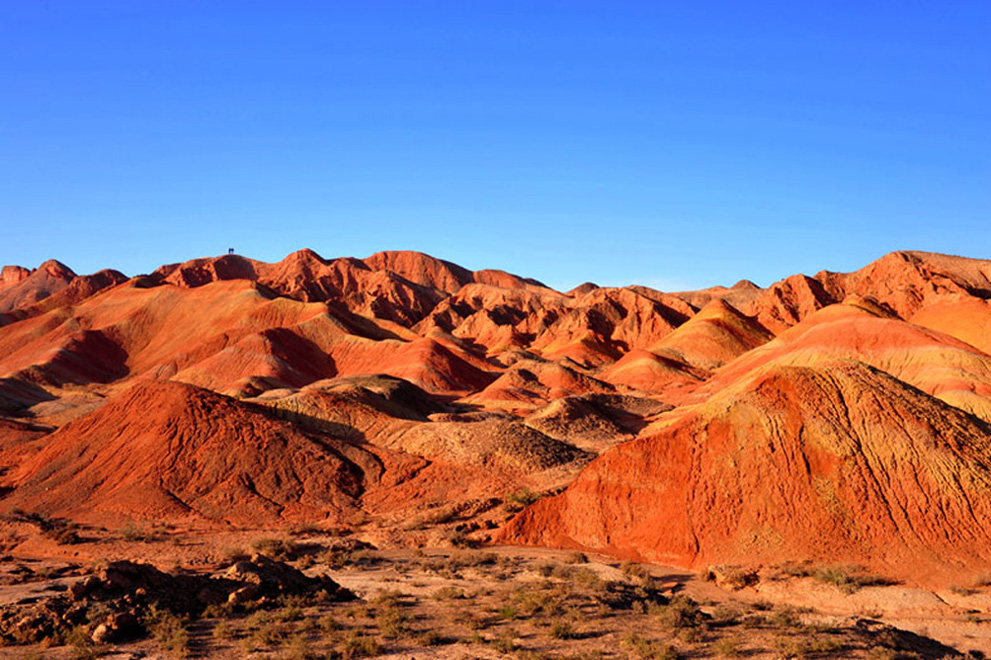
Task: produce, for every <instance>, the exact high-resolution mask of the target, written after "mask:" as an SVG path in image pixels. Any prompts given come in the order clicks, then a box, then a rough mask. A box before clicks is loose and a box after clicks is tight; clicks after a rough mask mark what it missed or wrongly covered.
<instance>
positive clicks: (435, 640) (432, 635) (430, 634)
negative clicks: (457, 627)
mask: <svg viewBox="0 0 991 660" xmlns="http://www.w3.org/2000/svg"><path fill="white" fill-rule="evenodd" d="M441 641H443V640H442V639H441V636H440V634H438V633H437V631H436V630H424V631H422V632H420V633H419V634H418V635H417V636H416V643H417V645H419V646H436V645H438V644H440V643H441Z"/></svg>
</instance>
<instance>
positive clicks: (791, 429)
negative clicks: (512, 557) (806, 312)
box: [505, 362, 991, 580]
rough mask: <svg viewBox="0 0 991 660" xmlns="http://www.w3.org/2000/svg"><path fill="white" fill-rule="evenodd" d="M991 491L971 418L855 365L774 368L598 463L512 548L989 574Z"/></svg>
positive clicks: (986, 441)
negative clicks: (808, 561) (525, 546)
mask: <svg viewBox="0 0 991 660" xmlns="http://www.w3.org/2000/svg"><path fill="white" fill-rule="evenodd" d="M989 493H991V436H989V433H988V427H987V426H986V425H984V424H983V423H981V422H979V421H977V420H975V419H974V418H973V417H971V416H969V415H967V414H965V413H963V412H961V411H959V410H957V409H955V408H952V407H951V406H948V405H946V404H944V403H942V402H940V401H938V400H936V399H934V398H932V397H929V396H927V395H925V394H923V393H922V392H919V391H918V390H915V389H913V388H911V387H909V386H907V385H905V384H904V383H902V382H900V381H898V380H896V379H895V378H893V377H891V376H888V375H887V374H884V373H883V372H880V371H877V370H874V369H871V368H869V367H866V366H863V365H860V364H857V363H852V362H851V363H840V364H832V365H827V366H823V367H820V368H816V369H813V368H809V367H775V368H773V369H770V370H767V371H764V372H761V373H760V374H758V375H757V376H755V377H753V378H751V379H749V380H747V381H746V382H745V383H742V384H740V385H739V386H737V387H734V388H733V389H731V390H728V391H725V392H723V393H721V394H720V395H718V396H716V397H713V399H712V400H710V401H709V402H708V403H706V404H705V405H704V406H703V407H702V408H700V409H698V410H696V411H694V412H693V413H691V414H690V415H688V416H687V417H685V418H683V419H682V420H680V421H679V422H677V423H676V424H675V425H673V426H671V427H670V428H668V429H666V430H665V431H663V432H661V433H659V434H658V435H655V436H652V437H646V438H643V439H640V440H636V441H634V442H630V443H626V444H622V445H620V446H617V447H615V448H613V449H612V450H610V451H608V452H606V453H605V454H604V455H603V456H602V457H600V458H599V459H597V460H596V461H594V462H593V463H592V464H591V465H589V466H588V468H586V469H585V470H584V471H583V472H582V473H581V474H580V475H579V476H578V478H577V479H576V480H575V481H574V483H573V484H572V485H571V486H570V487H569V488H568V490H567V491H565V493H564V494H562V495H560V496H558V497H554V498H550V499H546V500H542V501H541V502H539V503H537V504H535V505H533V506H532V507H530V508H529V509H527V510H526V511H525V512H524V513H522V514H521V515H520V516H518V517H517V518H516V519H515V520H514V521H513V522H512V524H511V525H510V526H509V527H508V528H507V530H506V531H505V538H506V539H507V540H511V541H515V542H520V543H530V544H538V545H545V544H549V545H556V546H566V547H577V548H584V549H590V550H596V551H606V552H611V553H615V554H619V555H621V556H628V557H639V558H644V559H648V560H653V561H660V562H665V563H674V564H680V565H685V566H701V565H705V564H707V563H713V562H743V563H748V564H752V563H755V562H757V563H775V562H782V561H786V560H804V559H813V560H818V561H826V562H838V561H839V562H844V561H846V562H854V563H863V564H866V565H868V566H870V567H871V568H873V569H875V570H881V571H884V572H885V573H887V574H893V575H897V576H899V577H903V578H908V579H911V580H920V579H924V578H926V577H927V576H928V577H932V576H933V575H937V576H941V577H945V576H946V574H957V575H959V574H960V573H963V572H967V571H977V570H979V569H980V570H983V569H986V568H987V567H988V566H991V526H989V524H988V523H989V521H991V497H989Z"/></svg>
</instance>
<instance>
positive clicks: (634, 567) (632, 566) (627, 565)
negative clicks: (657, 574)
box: [619, 561, 650, 581]
mask: <svg viewBox="0 0 991 660" xmlns="http://www.w3.org/2000/svg"><path fill="white" fill-rule="evenodd" d="M619 568H620V570H621V571H623V575H625V576H626V577H628V578H630V579H633V580H640V581H643V580H646V579H647V578H649V577H650V573H649V572H648V571H647V568H646V567H645V566H644V565H643V564H638V563H636V562H632V561H624V562H623V563H622V564H620V566H619Z"/></svg>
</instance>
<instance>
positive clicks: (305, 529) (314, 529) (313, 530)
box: [289, 522, 326, 536]
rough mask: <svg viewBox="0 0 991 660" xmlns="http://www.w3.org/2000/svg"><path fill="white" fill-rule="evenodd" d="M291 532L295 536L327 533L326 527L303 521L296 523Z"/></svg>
mask: <svg viewBox="0 0 991 660" xmlns="http://www.w3.org/2000/svg"><path fill="white" fill-rule="evenodd" d="M289 533H290V534H291V535H293V536H314V535H317V534H326V532H325V531H324V529H323V528H322V527H320V526H319V525H317V524H315V523H309V522H302V523H299V524H297V525H294V526H293V527H292V528H291V529H290V530H289Z"/></svg>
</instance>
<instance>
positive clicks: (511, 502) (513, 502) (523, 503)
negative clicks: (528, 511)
mask: <svg viewBox="0 0 991 660" xmlns="http://www.w3.org/2000/svg"><path fill="white" fill-rule="evenodd" d="M539 499H540V495H538V494H537V493H535V492H533V491H532V490H530V489H529V488H527V487H526V486H524V487H523V488H520V489H519V490H517V491H513V492H512V493H509V494H507V495H506V499H505V501H504V503H503V506H504V507H505V509H506V511H509V512H510V513H516V512H517V511H522V510H523V509H525V508H526V507H528V506H530V505H531V504H533V503H534V502H536V501H537V500H539Z"/></svg>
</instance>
